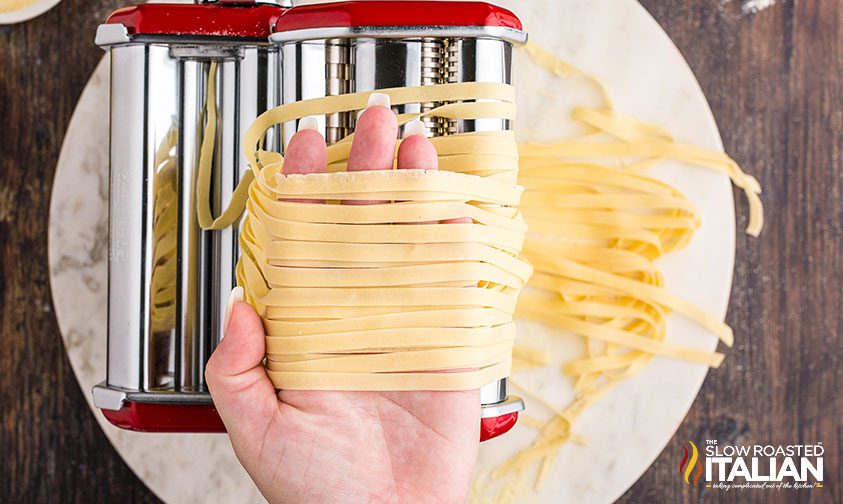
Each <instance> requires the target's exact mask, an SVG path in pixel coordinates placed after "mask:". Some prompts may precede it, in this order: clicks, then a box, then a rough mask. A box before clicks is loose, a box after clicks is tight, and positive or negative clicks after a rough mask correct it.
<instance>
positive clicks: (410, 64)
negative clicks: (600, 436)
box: [270, 1, 527, 439]
mask: <svg viewBox="0 0 843 504" xmlns="http://www.w3.org/2000/svg"><path fill="white" fill-rule="evenodd" d="M526 39H527V34H526V33H525V32H524V31H523V30H522V28H521V22H520V21H519V20H518V18H517V17H515V15H514V14H512V13H511V12H509V11H507V10H505V9H502V8H499V7H496V6H494V5H491V4H487V3H483V2H429V1H428V2H424V1H422V2H419V1H393V2H389V3H384V2H378V1H354V2H335V3H324V4H313V5H306V6H301V7H294V8H292V9H290V10H289V11H288V12H287V13H285V14H284V16H282V17H281V18H280V19H279V20H278V22H277V23H276V25H275V30H274V33H273V34H272V35H271V36H270V40H271V41H272V42H273V43H274V44H275V45H276V46H277V47H278V48H279V51H278V53H277V57H278V58H279V60H280V62H279V64H278V65H277V69H278V71H279V79H280V81H281V82H282V85H281V102H282V103H292V102H296V101H300V100H305V99H308V98H321V97H323V96H331V95H337V94H343V93H355V92H359V91H372V90H376V89H385V88H393V87H411V86H423V85H432V84H444V83H449V82H496V83H497V82H501V83H506V84H509V83H510V81H511V61H512V45H513V44H523V43H524V42H526ZM438 105H440V104H439V103H416V104H407V105H400V106H397V107H394V108H395V110H396V112H398V113H405V112H424V111H428V110H431V109H432V108H434V107H436V106H438ZM355 118H356V117H355V114H354V113H340V114H331V115H327V116H323V117H321V118H320V119H319V121H320V128H321V129H322V133H323V134H324V136H325V138H326V140H327V141H328V143H329V144H330V143H334V142H337V141H339V140H341V139H342V138H344V137H345V136H347V135H349V134H350V133H352V132H353V131H354V122H355ZM424 122H425V124H426V126H427V133H428V136H441V135H449V134H452V133H462V132H468V131H498V130H503V129H509V128H510V127H511V125H510V124H509V121H506V120H500V119H476V120H462V121H454V120H448V119H444V118H437V117H430V116H426V117H425V118H424ZM296 126H297V125H296V124H295V121H291V122H290V123H288V124H285V125H283V127H282V128H281V137H282V148H283V146H286V143H287V142H288V141H289V140H290V138H292V136H293V134H294V133H295V131H296ZM480 401H481V403H482V418H483V420H482V426H481V439H489V438H491V437H494V436H496V435H499V434H502V433H503V432H506V431H507V430H509V429H510V428H512V426H513V425H514V424H515V422H516V420H517V418H518V412H519V411H521V410H523V409H524V403H523V401H522V400H521V399H520V398H518V397H514V396H510V395H509V394H508V391H507V379H506V378H504V379H502V380H499V381H497V382H495V383H490V384H488V385H486V386H484V387H482V388H481V389H480Z"/></svg>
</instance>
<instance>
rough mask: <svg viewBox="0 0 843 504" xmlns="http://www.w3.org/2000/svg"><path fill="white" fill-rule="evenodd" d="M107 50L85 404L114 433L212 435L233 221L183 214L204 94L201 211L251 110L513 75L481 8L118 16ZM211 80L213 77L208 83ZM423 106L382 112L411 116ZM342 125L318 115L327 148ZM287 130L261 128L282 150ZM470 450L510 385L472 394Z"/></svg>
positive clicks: (229, 5)
mask: <svg viewBox="0 0 843 504" xmlns="http://www.w3.org/2000/svg"><path fill="white" fill-rule="evenodd" d="M96 40H97V43H98V44H99V45H100V46H102V47H103V48H105V49H106V50H107V51H108V52H109V55H110V63H111V70H110V72H111V74H110V75H111V112H110V113H111V122H110V124H111V126H110V128H111V130H110V132H111V139H110V198H109V288H108V366H107V377H106V381H104V382H103V383H101V384H99V385H97V386H96V387H94V391H93V394H94V403H95V404H96V405H97V406H98V407H99V408H101V409H102V411H103V414H104V415H105V416H106V418H107V419H108V420H109V421H110V422H111V423H113V424H115V425H117V426H119V427H122V428H126V429H131V430H137V431H148V432H223V431H224V430H225V429H224V426H223V424H222V421H221V420H220V418H219V416H218V415H217V413H216V410H215V409H214V406H213V401H212V400H211V397H210V395H209V394H208V392H207V388H206V386H205V382H204V366H205V363H206V362H207V359H208V357H210V355H211V353H212V352H213V350H214V348H215V347H216V344H217V343H218V342H219V340H220V337H221V336H222V324H223V320H222V318H223V314H224V313H225V306H226V303H227V298H228V295H229V292H230V291H231V289H232V287H233V286H234V285H235V265H236V261H237V257H238V255H239V250H238V242H237V237H238V230H237V225H236V224H235V225H233V226H231V227H229V228H227V229H223V230H219V231H206V230H202V229H201V228H200V227H199V225H198V222H197V215H196V204H197V201H196V197H197V196H196V182H197V178H196V175H197V167H198V160H199V148H200V145H201V142H202V138H203V135H204V133H205V131H204V129H205V128H204V121H203V118H204V115H203V114H204V104H205V103H206V99H207V93H208V90H209V89H211V90H212V91H214V92H215V97H216V104H217V108H218V113H219V118H218V121H217V124H216V128H215V131H214V135H215V138H214V155H213V162H212V165H211V191H210V194H209V199H210V201H209V202H202V203H204V204H208V203H210V205H211V207H212V209H213V210H214V211H215V212H219V211H221V209H223V208H226V207H227V206H228V203H229V201H230V200H231V197H232V194H233V191H234V189H235V187H236V186H237V183H238V182H239V181H240V179H241V177H242V175H243V174H244V173H245V171H246V170H248V167H247V164H246V160H245V159H244V157H243V154H242V149H241V139H242V137H243V133H244V132H245V130H246V128H247V127H248V126H249V124H251V122H252V121H253V120H254V119H255V118H256V117H257V116H258V115H259V114H260V113H261V112H263V111H265V110H267V109H270V108H272V107H274V106H277V105H279V104H285V103H290V102H294V101H299V100H303V99H308V98H319V97H324V96H330V95H337V94H343V93H353V92H359V91H371V90H376V89H383V88H391V87H402V86H420V85H429V84H439V83H447V82H469V81H476V82H496V83H497V82H502V83H509V82H510V78H511V54H512V46H513V44H520V43H523V42H525V41H526V33H525V32H524V31H523V30H522V28H521V23H520V21H519V20H518V18H517V17H515V16H514V15H513V14H512V13H511V12H509V11H507V10H505V9H502V8H499V7H496V6H493V5H491V4H487V3H483V2H458V1H444V2H433V1H395V2H382V1H381V2H379V1H352V2H336V3H325V4H312V5H301V6H295V7H291V6H290V5H287V4H284V3H279V2H269V1H266V2H254V1H240V0H233V1H232V0H218V1H216V2H210V3H199V4H146V5H138V6H133V7H127V8H123V9H119V10H117V11H115V12H114V13H113V14H112V15H111V16H110V17H109V18H108V19H107V21H106V22H105V23H104V24H102V25H100V27H99V29H98V31H97V39H96ZM209 79H214V82H213V84H214V85H213V86H210V87H209V84H211V83H210V82H209ZM437 105H438V104H435V103H417V104H407V105H401V106H396V107H394V108H395V109H396V112H424V111H427V110H430V109H432V108H434V107H435V106H437ZM355 118H356V116H355V114H352V113H339V114H330V115H326V116H321V117H319V118H318V121H319V128H320V130H321V132H322V133H323V135H324V136H325V138H326V140H327V142H328V143H329V144H330V143H334V142H337V141H339V140H341V139H342V138H344V137H345V136H347V135H349V134H350V133H352V132H353V130H354V122H355ZM424 121H425V125H426V129H427V133H428V135H429V136H438V135H448V134H452V133H455V132H467V131H495V130H501V129H509V128H511V127H512V126H513V125H511V124H509V121H506V120H501V119H475V120H459V121H456V120H450V119H444V118H437V117H425V118H424ZM295 131H296V124H295V121H291V123H290V124H284V125H282V126H281V127H280V128H277V129H275V130H273V131H270V132H269V134H268V135H267V137H266V139H265V140H264V142H265V145H264V146H263V148H264V149H266V150H279V151H282V152H283V150H284V147H285V145H286V143H287V142H288V141H289V139H290V138H291V137H292V135H293V133H294V132H295ZM480 395H481V403H482V404H481V406H482V408H481V411H482V415H481V416H482V420H481V440H485V439H489V438H492V437H495V436H497V435H499V434H502V433H504V432H506V431H508V430H509V429H510V428H512V426H513V425H514V424H515V422H516V420H517V418H518V412H519V411H521V410H523V408H524V406H523V402H522V401H521V399H519V398H517V397H514V396H511V395H509V394H508V390H507V380H506V379H502V380H499V381H497V382H495V383H490V384H488V385H486V386H484V387H482V388H481V392H480Z"/></svg>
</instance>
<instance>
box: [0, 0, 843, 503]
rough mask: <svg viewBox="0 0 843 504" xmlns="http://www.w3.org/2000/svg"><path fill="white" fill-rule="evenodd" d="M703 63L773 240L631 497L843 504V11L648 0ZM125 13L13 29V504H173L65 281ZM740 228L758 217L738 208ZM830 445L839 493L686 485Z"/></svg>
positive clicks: (746, 253) (736, 294)
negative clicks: (103, 28) (55, 259)
mask: <svg viewBox="0 0 843 504" xmlns="http://www.w3.org/2000/svg"><path fill="white" fill-rule="evenodd" d="M641 1H642V4H643V5H644V6H645V7H646V8H647V9H648V10H649V11H650V12H651V13H652V14H653V16H654V17H655V18H656V19H657V20H658V21H659V23H660V24H661V25H662V26H663V27H664V28H665V30H666V31H667V33H668V34H669V35H670V36H671V38H672V39H673V40H674V41H675V43H676V45H677V46H678V47H679V49H680V50H681V51H682V53H683V54H684V56H685V58H686V59H687V60H688V62H689V64H690V66H691V68H692V69H693V70H694V72H695V73H696V75H697V78H698V79H699V81H700V84H701V85H702V88H703V90H704V91H705V94H706V96H707V97H708V99H709V102H710V104H711V107H712V110H713V111H714V115H715V117H716V119H717V122H718V124H719V126H720V130H721V132H722V135H723V139H724V142H725V144H726V149H727V150H728V152H729V153H730V154H731V155H732V156H733V157H734V158H735V159H737V160H738V162H739V163H741V164H742V165H743V166H744V167H745V168H746V169H747V170H748V171H749V172H750V173H752V174H754V175H756V176H757V177H758V178H759V180H760V181H761V183H762V185H763V187H764V195H763V199H764V202H765V204H766V207H767V214H766V217H767V227H766V229H765V230H764V233H763V234H762V237H761V238H760V239H757V240H756V239H752V238H749V237H746V236H743V235H740V236H739V237H738V241H737V244H738V248H737V269H736V271H735V279H734V286H733V289H732V303H731V307H730V310H729V315H728V322H729V323H730V324H731V325H732V327H733V328H734V330H735V334H736V337H737V339H738V343H737V345H736V346H735V349H734V350H733V351H731V352H730V353H729V356H728V359H727V361H726V363H725V365H724V366H723V367H722V368H721V369H719V370H717V371H714V372H712V373H710V374H709V376H708V378H707V380H706V382H705V384H704V385H703V388H702V391H701V393H700V395H699V397H698V398H697V400H696V402H695V404H694V406H693V408H692V410H691V412H690V414H689V415H688V417H687V418H686V420H685V422H684V423H683V424H682V426H681V427H680V429H679V431H678V432H677V434H676V436H675V437H674V438H673V440H672V441H671V442H670V444H668V446H667V447H666V449H665V451H664V452H663V453H662V455H661V456H660V457H659V458H658V459H657V460H656V461H655V462H654V463H653V465H652V466H651V467H650V469H649V470H648V471H647V472H646V473H645V474H644V476H643V477H642V478H641V479H640V480H639V481H638V483H636V484H635V485H634V486H633V487H632V488H631V489H630V490H629V491H628V492H627V493H626V494H625V495H624V496H623V497H622V498H621V502H624V503H627V502H628V503H638V502H675V501H682V502H697V501H700V500H702V499H706V500H708V501H716V502H729V503H731V502H741V503H743V502H750V503H766V502H777V501H781V502H785V501H786V502H808V503H824V502H843V481H841V480H843V478H841V476H843V469H842V468H841V460H840V458H841V455H843V423H842V422H843V421H841V417H843V395H842V394H840V393H839V391H840V389H841V388H843V341H842V340H841V339H840V338H841V336H843V334H841V329H843V296H841V290H843V243H841V241H843V229H841V228H842V227H843V204H841V192H843V191H842V190H841V186H843V159H841V151H843V4H841V3H840V2H839V0H804V1H803V0H778V1H777V2H775V4H774V5H773V6H772V7H769V8H766V9H763V10H761V11H759V12H757V13H749V12H746V13H745V12H743V9H742V5H743V4H744V3H746V2H744V1H742V0H641ZM124 3H125V2H117V1H103V0H93V1H92V0H85V1H83V0H64V1H62V2H61V3H60V4H59V5H58V7H56V8H55V9H53V10H51V11H50V12H48V13H47V14H45V15H44V16H41V17H39V18H37V19H35V20H33V21H30V22H27V23H23V24H19V25H14V26H8V27H0V138H1V139H2V144H0V261H2V262H0V271H2V274H0V301H1V302H2V306H0V350H1V351H0V496H2V498H0V499H1V500H3V501H4V502H13V503H17V502H62V503H65V502H84V503H91V502H157V498H156V497H155V496H154V495H153V494H152V493H151V492H150V491H149V490H148V489H146V487H145V486H144V485H143V483H141V482H140V481H139V480H138V478H137V477H135V476H134V474H132V472H131V471H130V470H129V469H128V468H127V466H126V465H125V464H124V463H123V462H122V460H121V459H120V457H119V456H118V455H117V454H116V452H115V451H114V449H113V448H112V447H111V445H110V444H109V443H108V441H107V440H106V438H105V436H104V435H103V434H102V432H101V431H100V429H99V427H98V426H97V423H96V421H95V420H94V418H93V416H92V415H91V413H90V411H89V410H88V408H87V406H86V403H85V401H84V399H83V396H82V391H81V390H80V389H79V386H78V385H77V383H76V380H75V378H74V376H73V371H72V370H71V368H70V365H69V362H68V360H67V357H66V355H65V353H64V349H63V347H62V341H61V337H60V335H59V332H58V327H57V324H56V320H55V316H54V314H53V311H52V305H51V299H50V288H49V276H48V269H47V216H48V209H49V197H50V191H51V189H52V178H53V171H54V169H55V165H56V161H57V158H58V154H59V149H60V147H61V140H62V137H63V135H64V131H65V129H66V128H67V125H68V122H69V120H70V116H71V114H72V112H73V108H74V106H75V103H76V100H77V99H78V97H79V95H80V93H81V91H82V89H83V87H84V85H85V82H86V81H87V79H88V76H89V75H90V73H91V72H92V71H93V69H94V66H95V65H96V63H97V61H98V60H99V58H100V56H101V54H102V53H101V52H100V50H99V49H98V48H97V47H96V46H94V44H93V33H94V31H95V28H96V25H97V22H98V20H100V19H103V18H104V17H105V16H106V15H107V14H108V13H109V12H110V11H111V10H113V9H114V8H116V7H118V6H120V5H122V4H124ZM736 202H737V209H738V218H739V223H738V227H739V228H740V227H741V226H742V225H743V224H744V223H745V220H746V211H745V207H744V205H743V202H742V201H741V200H740V198H737V199H736ZM704 439H719V440H722V441H727V440H728V441H739V442H746V443H783V444H787V443H801V442H806V443H812V442H816V441H821V442H822V443H823V445H824V446H825V448H826V454H827V455H826V457H825V474H826V482H827V484H826V488H825V489H823V490H816V491H802V492H792V493H789V494H787V495H781V496H776V495H772V494H770V493H768V492H758V491H756V492H743V493H737V492H735V493H729V494H725V495H724V494H714V492H713V491H711V490H708V491H706V490H705V489H702V488H692V487H689V486H686V485H685V484H684V483H682V481H681V480H680V478H679V477H678V473H677V464H678V462H679V455H681V451H682V448H681V447H682V445H683V443H686V442H687V440H700V442H702V440H704Z"/></svg>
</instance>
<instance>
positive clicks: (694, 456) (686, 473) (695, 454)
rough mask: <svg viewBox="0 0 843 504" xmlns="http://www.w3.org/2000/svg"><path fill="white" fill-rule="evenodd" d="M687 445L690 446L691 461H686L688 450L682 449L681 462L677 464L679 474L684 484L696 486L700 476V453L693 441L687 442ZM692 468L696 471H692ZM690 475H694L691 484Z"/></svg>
mask: <svg viewBox="0 0 843 504" xmlns="http://www.w3.org/2000/svg"><path fill="white" fill-rule="evenodd" d="M688 444H689V445H691V454H690V455H691V460H688V448H682V451H683V452H685V453H684V455H683V456H682V462H680V463H679V474H681V475H682V477H683V479H684V480H685V484H687V485H694V486H697V483H699V481H700V476H702V461H700V460H699V458H700V451H699V450H698V449H697V445H695V444H694V442H693V441H688ZM697 462H699V463H697ZM694 468H696V471H694ZM692 473H694V480H693V483H691V474H692Z"/></svg>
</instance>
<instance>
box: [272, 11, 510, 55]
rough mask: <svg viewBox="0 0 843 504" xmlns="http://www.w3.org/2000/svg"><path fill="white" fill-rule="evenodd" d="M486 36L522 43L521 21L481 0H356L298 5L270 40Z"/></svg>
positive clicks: (282, 18)
mask: <svg viewBox="0 0 843 504" xmlns="http://www.w3.org/2000/svg"><path fill="white" fill-rule="evenodd" d="M420 34H421V35H422V36H431V37H436V36H451V37H453V36H466V37H483V36H489V37H493V38H499V39H503V40H507V41H509V42H513V43H517V44H522V43H524V42H526V40H527V34H526V32H524V31H523V29H522V26H521V21H520V20H519V19H518V17H517V16H516V15H515V14H513V13H512V12H511V11H509V10H507V9H504V8H503V7H498V6H496V5H492V4H489V3H486V2H465V1H454V2H451V1H447V2H443V1H409V0H397V1H390V2H383V1H379V0H355V1H349V2H331V3H320V4H312V5H301V6H297V7H295V8H293V9H290V10H289V11H287V12H286V13H285V14H284V15H283V16H281V17H280V18H279V19H278V22H277V23H276V24H275V30H274V33H273V35H272V36H271V40H272V41H273V42H286V41H288V40H305V39H316V38H319V39H321V38H343V37H359V36H365V37H389V38H394V37H401V36H407V37H413V36H415V37H418V36H420Z"/></svg>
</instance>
